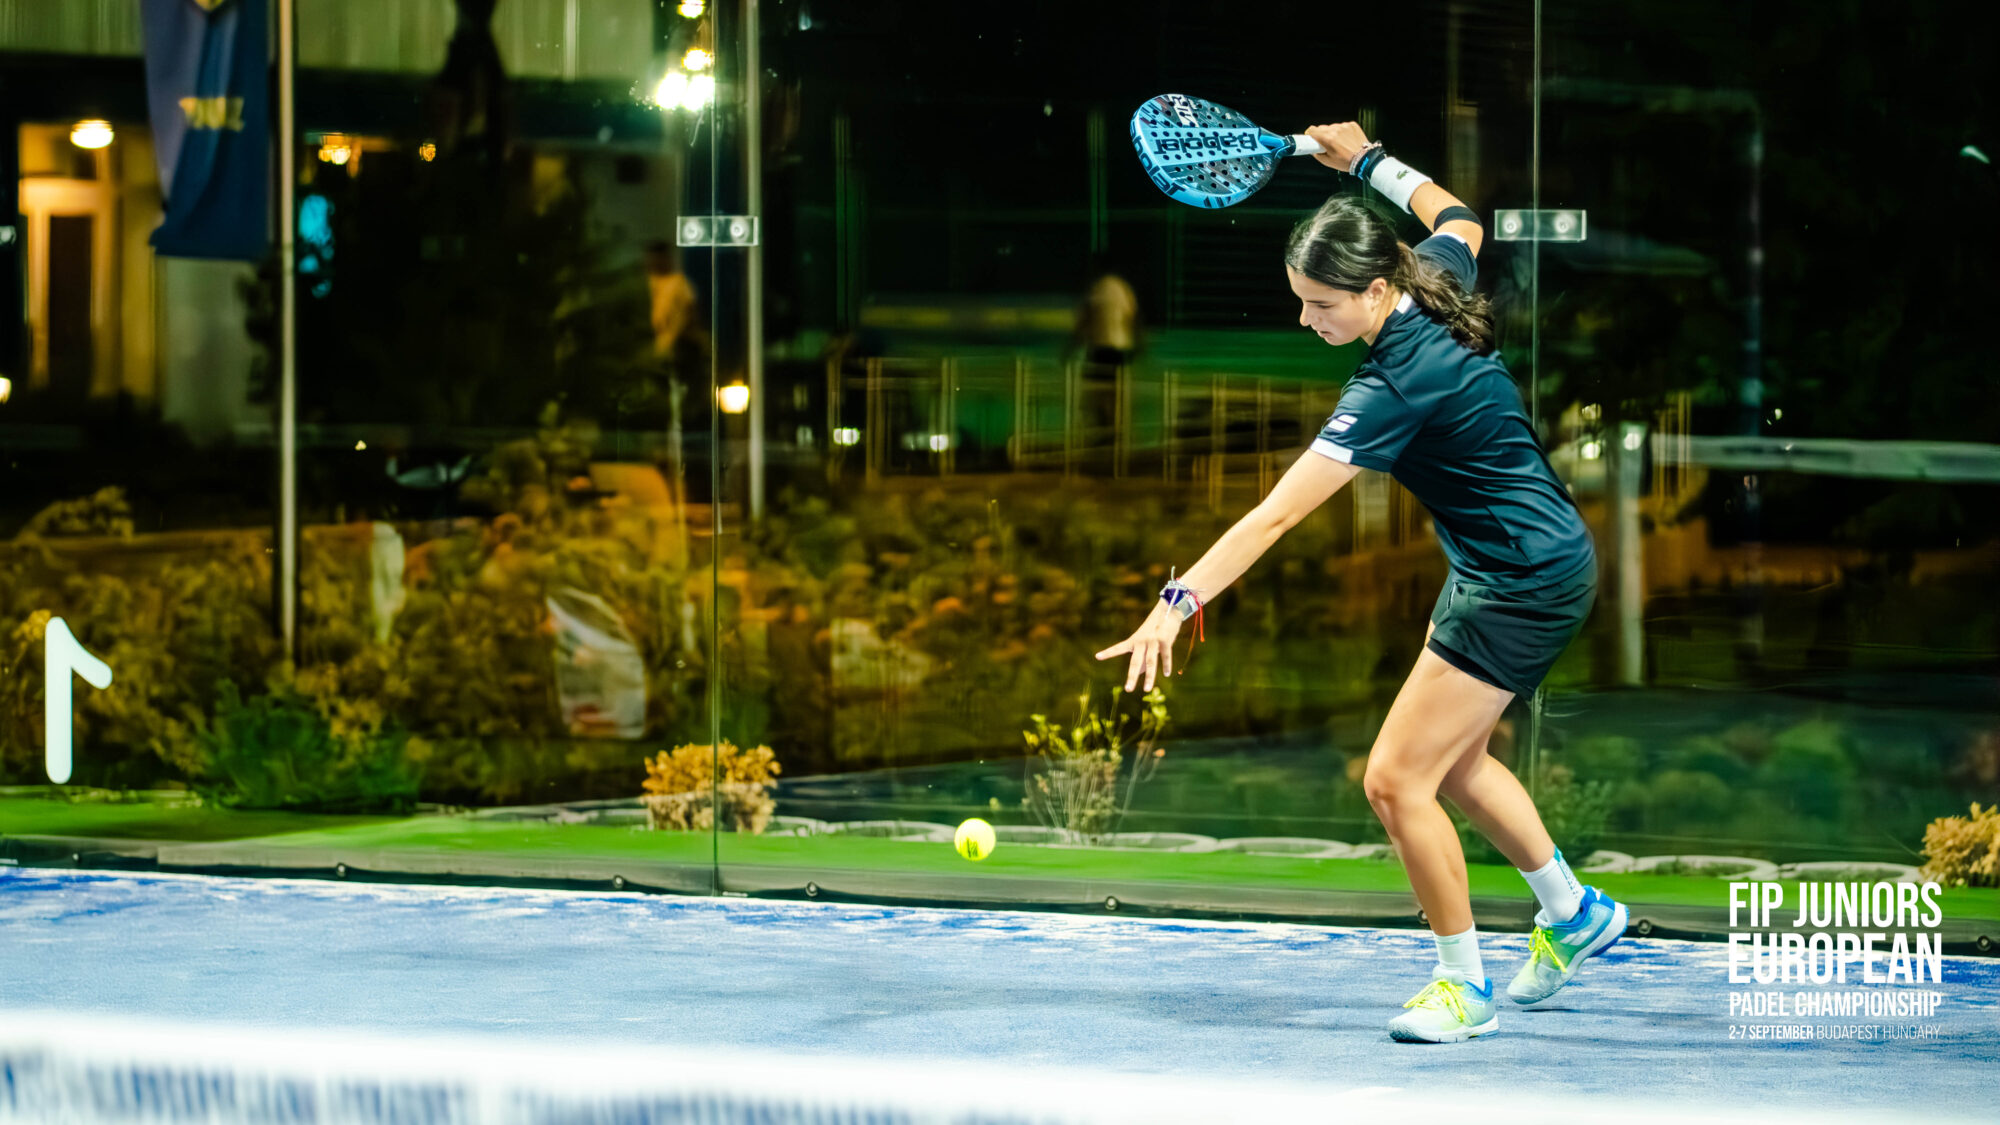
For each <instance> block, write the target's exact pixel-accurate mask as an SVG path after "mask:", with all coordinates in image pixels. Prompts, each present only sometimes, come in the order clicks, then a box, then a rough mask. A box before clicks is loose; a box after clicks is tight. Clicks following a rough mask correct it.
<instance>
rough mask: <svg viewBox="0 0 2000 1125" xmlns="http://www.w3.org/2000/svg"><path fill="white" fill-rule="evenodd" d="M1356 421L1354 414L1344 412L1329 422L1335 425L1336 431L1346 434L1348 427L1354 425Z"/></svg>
mask: <svg viewBox="0 0 2000 1125" xmlns="http://www.w3.org/2000/svg"><path fill="white" fill-rule="evenodd" d="M1354 423H1355V417H1354V415H1352V414H1342V415H1340V416H1339V417H1337V418H1335V419H1334V420H1333V421H1332V422H1329V423H1327V424H1328V425H1330V426H1332V427H1333V432H1334V433H1336V434H1344V433H1346V432H1347V427H1349V426H1352V425H1353V424H1354Z"/></svg>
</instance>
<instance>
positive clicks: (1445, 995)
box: [1403, 980, 1466, 1023]
mask: <svg viewBox="0 0 2000 1125" xmlns="http://www.w3.org/2000/svg"><path fill="white" fill-rule="evenodd" d="M1403 1007H1405V1008H1443V1009H1445V1010H1446V1011H1448V1012H1450V1013H1451V1014H1452V1017H1453V1018H1455V1019H1457V1020H1458V1022H1460V1023H1465V1022H1466V1018H1465V998H1464V997H1462V996H1460V995H1459V994H1458V982H1457V981H1449V980H1434V981H1432V982H1431V983H1430V984H1429V985H1427V986H1425V988H1424V990H1423V991H1422V992H1419V993H1417V994H1416V995H1415V996H1412V997H1411V998H1410V999H1409V1000H1407V1001H1405V1002H1404V1004H1403Z"/></svg>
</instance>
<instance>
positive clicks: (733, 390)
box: [716, 383, 750, 414]
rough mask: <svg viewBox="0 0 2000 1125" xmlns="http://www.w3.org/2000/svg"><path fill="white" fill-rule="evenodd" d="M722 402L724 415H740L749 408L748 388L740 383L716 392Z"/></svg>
mask: <svg viewBox="0 0 2000 1125" xmlns="http://www.w3.org/2000/svg"><path fill="white" fill-rule="evenodd" d="M716 397H717V398H718V399H720V400H721V401H722V412H723V413H724V414H741V413H743V412H744V411H745V410H748V409H749V408H750V388H749V387H746V386H744V385H743V384H742V383H731V384H729V385H728V386H726V387H724V388H722V390H720V391H719V392H717V394H716Z"/></svg>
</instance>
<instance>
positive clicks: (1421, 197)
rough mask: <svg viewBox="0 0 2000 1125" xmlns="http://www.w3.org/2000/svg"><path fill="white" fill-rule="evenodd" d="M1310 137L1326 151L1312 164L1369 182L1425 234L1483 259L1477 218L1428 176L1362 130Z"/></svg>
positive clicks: (1349, 125) (1324, 128)
mask: <svg viewBox="0 0 2000 1125" xmlns="http://www.w3.org/2000/svg"><path fill="white" fill-rule="evenodd" d="M1306 136H1308V137H1311V138H1312V139H1313V140H1315V141H1318V142H1319V145H1320V147H1321V148H1323V149H1325V150H1326V151H1325V152H1321V153H1317V154H1315V155H1314V156H1313V159H1314V160H1317V161H1319V162H1320V163H1321V164H1324V165H1326V166H1327V167H1329V168H1335V169H1338V170H1340V171H1342V172H1347V173H1349V174H1351V175H1355V176H1358V177H1360V178H1361V179H1363V180H1366V181H1368V186H1370V187H1372V188H1374V189H1375V190H1376V191H1379V192H1381V193H1382V194H1383V195H1384V196H1386V197H1388V199H1389V201H1390V202H1391V203H1394V204H1395V205H1396V206H1398V207H1401V208H1402V209H1403V210H1405V211H1408V212H1410V213H1411V214H1413V215H1415V216H1416V217H1417V219H1418V220H1419V221H1420V222H1422V223H1423V224H1424V226H1425V228H1426V229H1428V230H1430V231H1432V232H1434V233H1439V234H1455V235H1457V236H1459V237H1460V238H1463V239H1464V240H1465V244H1466V246H1467V247H1468V248H1470V249H1471V251H1472V253H1473V255H1474V256H1475V257H1476V256H1477V255H1478V254H1479V244H1480V243H1481V242H1482V241H1484V240H1485V237H1486V228H1485V227H1484V226H1482V225H1481V224H1480V222H1479V215H1478V214H1477V213H1476V212H1474V211H1473V210H1472V208H1470V207H1467V206H1466V205H1465V204H1464V203H1463V202H1461V201H1460V200H1459V198H1458V197H1457V196H1455V195H1453V194H1452V193H1450V192H1448V191H1446V190H1444V189H1443V188H1441V187H1439V186H1438V185H1437V184H1436V183H1435V182H1434V181H1433V180H1432V179H1431V178H1430V177H1429V176H1426V175H1424V174H1423V173H1422V172H1419V171H1417V170H1416V169H1414V168H1412V167H1410V166H1409V165H1407V164H1404V163H1403V162H1402V161H1400V160H1397V159H1396V158H1395V157H1393V156H1390V155H1389V154H1388V153H1387V152H1386V151H1384V150H1383V148H1382V142H1380V141H1373V142H1371V141H1369V139H1368V136H1367V134H1365V133H1363V132H1362V131H1361V126H1360V125H1358V124H1356V123H1354V122H1352V121H1343V122H1340V123H1339V124H1337V125H1314V126H1312V127H1311V128H1309V129H1307V130H1306Z"/></svg>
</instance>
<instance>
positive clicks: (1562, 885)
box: [1521, 848, 1583, 923]
mask: <svg viewBox="0 0 2000 1125" xmlns="http://www.w3.org/2000/svg"><path fill="white" fill-rule="evenodd" d="M1521 877H1522V878H1524V879H1526V880H1527V881H1528V887H1529V889H1530V890H1533V891H1534V892H1535V898H1536V899H1537V900H1538V901H1540V902H1541V904H1542V910H1543V912H1544V913H1546V914H1547V915H1548V916H1549V920H1550V921H1551V922H1558V923H1560V922H1567V921H1569V920H1570V919H1572V918H1574V917H1576V912H1577V909H1578V908H1579V907H1581V906H1582V905H1583V886H1582V884H1580V883H1578V882H1577V881H1576V874H1575V873H1574V872H1572V871H1571V870H1570V869H1569V862H1568V861H1567V860H1565V859H1563V854H1562V849H1561V848H1557V849H1556V854H1555V856H1554V857H1553V858H1551V859H1550V860H1549V861H1548V862H1547V863H1545V864H1543V865H1542V866H1541V867H1540V868H1539V869H1538V870H1535V871H1523V872H1521Z"/></svg>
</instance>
